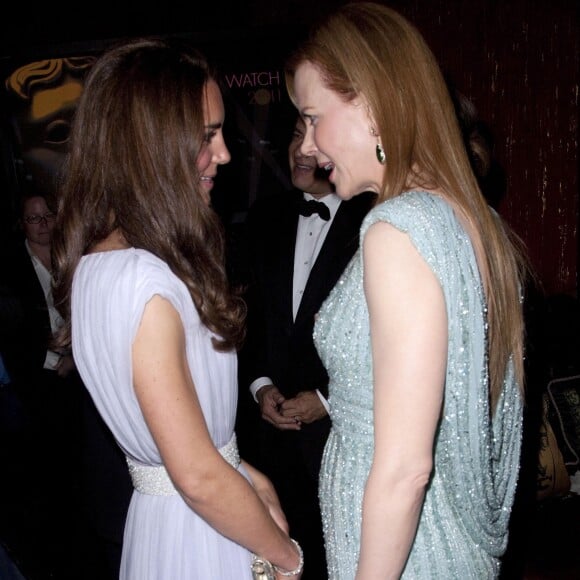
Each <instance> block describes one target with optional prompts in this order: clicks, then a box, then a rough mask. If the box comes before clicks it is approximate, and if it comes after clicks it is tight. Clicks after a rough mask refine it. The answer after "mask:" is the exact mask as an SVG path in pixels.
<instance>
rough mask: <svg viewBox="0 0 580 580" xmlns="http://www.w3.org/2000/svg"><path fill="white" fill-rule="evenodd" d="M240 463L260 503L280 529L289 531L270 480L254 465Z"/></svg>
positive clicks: (244, 462)
mask: <svg viewBox="0 0 580 580" xmlns="http://www.w3.org/2000/svg"><path fill="white" fill-rule="evenodd" d="M242 464H243V465H244V467H245V468H246V471H247V472H248V475H249V476H250V479H251V480H252V485H253V486H254V489H255V490H256V493H257V494H258V497H259V498H260V499H261V500H262V503H263V504H264V505H265V506H266V508H267V510H268V513H269V514H270V516H271V517H272V519H273V520H274V521H275V522H276V524H277V525H278V526H279V527H280V529H282V530H284V532H285V533H286V534H287V533H288V531H289V526H288V521H287V520H286V516H285V515H284V512H283V511H282V506H281V505H280V500H279V499H278V494H277V493H276V490H275V489H274V486H273V485H272V482H271V481H270V480H269V479H268V478H267V477H266V476H265V475H264V474H263V473H262V472H261V471H258V470H257V469H256V468H255V467H253V466H252V465H250V464H249V463H247V462H246V461H242Z"/></svg>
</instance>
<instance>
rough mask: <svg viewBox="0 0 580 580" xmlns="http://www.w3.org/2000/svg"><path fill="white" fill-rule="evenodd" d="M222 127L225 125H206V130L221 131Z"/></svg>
mask: <svg viewBox="0 0 580 580" xmlns="http://www.w3.org/2000/svg"><path fill="white" fill-rule="evenodd" d="M222 125H223V123H210V124H209V125H206V126H205V128H206V129H221V128H222Z"/></svg>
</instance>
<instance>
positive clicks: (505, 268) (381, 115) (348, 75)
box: [285, 2, 528, 408]
mask: <svg viewBox="0 0 580 580" xmlns="http://www.w3.org/2000/svg"><path fill="white" fill-rule="evenodd" d="M303 62H310V63H312V64H313V65H314V66H316V67H317V68H318V69H319V70H320V71H321V74H322V77H323V79H324V82H325V85H326V87H327V88H329V89H330V90H332V91H335V92H336V93H338V94H339V95H341V96H342V98H343V99H344V100H345V101H346V102H350V101H352V100H353V99H354V98H356V97H357V96H359V95H362V96H363V97H364V99H365V100H366V102H367V103H368V106H369V109H370V114H371V118H372V119H374V122H375V123H376V125H377V127H376V129H377V132H378V134H379V136H380V139H381V142H382V145H383V148H384V151H385V154H386V158H387V163H386V164H385V173H384V180H383V187H382V191H381V192H380V194H379V196H378V199H377V202H381V201H384V200H386V199H389V198H392V197H395V196H397V195H400V194H401V193H402V192H404V191H405V190H407V189H409V188H410V186H411V184H414V185H417V184H419V185H421V186H424V187H428V188H430V189H433V188H439V189H441V190H442V191H443V192H444V193H445V196H446V197H447V198H448V199H449V200H450V201H452V202H453V204H454V205H455V206H458V207H459V209H460V210H461V211H462V212H463V214H464V215H465V216H466V218H467V219H468V220H469V222H470V223H471V225H472V226H473V227H474V229H475V231H476V232H477V234H476V236H475V239H474V240H473V242H474V245H475V247H476V249H477V251H478V255H481V256H482V257H483V265H482V272H481V275H482V279H483V284H484V288H485V291H486V296H487V309H488V312H487V316H488V324H489V338H488V341H489V344H488V347H489V348H488V353H489V371H490V399H491V402H492V405H493V408H495V404H496V402H497V400H498V397H499V394H500V392H501V389H502V385H503V380H504V376H505V372H506V366H507V363H508V361H509V359H510V357H513V360H514V363H515V370H516V376H517V379H518V382H519V384H520V387H521V388H522V389H523V385H524V365H523V351H524V321H523V313H522V304H521V292H522V288H523V284H524V278H525V276H526V274H527V272H528V265H527V259H526V257H525V252H524V250H523V244H522V243H521V241H520V240H519V238H518V237H517V236H516V235H515V234H514V233H513V232H511V230H510V229H509V228H508V227H507V226H506V225H505V224H504V223H503V222H502V220H501V219H500V217H499V216H498V214H496V213H495V212H493V211H492V210H491V208H490V207H489V206H488V204H487V202H486V200H485V198H484V197H483V195H482V193H481V191H480V188H479V186H478V182H477V179H476V177H475V175H474V172H473V170H472V167H471V165H470V162H469V158H468V155H467V152H466V150H465V146H464V143H463V138H462V134H461V130H460V128H459V124H458V120H457V117H456V113H455V109H454V106H453V102H452V99H451V96H450V94H449V91H448V88H447V85H446V82H445V79H444V76H443V74H442V72H441V70H440V68H439V65H438V63H437V61H436V59H435V57H434V55H433V54H432V52H431V50H430V49H429V47H428V46H427V44H426V43H425V41H424V39H423V37H422V36H421V34H420V33H419V31H418V30H417V29H416V28H415V27H414V26H413V25H412V24H411V23H410V22H408V21H407V20H406V19H405V18H404V17H402V16H401V15H400V14H398V13H397V12H395V11H394V10H392V9H390V8H388V7H386V6H383V5H380V4H375V3H372V2H350V3H347V4H345V5H343V6H342V7H341V8H338V9H337V10H336V11H335V12H333V14H332V15H331V16H329V17H328V18H327V19H326V20H324V21H322V22H321V23H319V24H318V26H317V27H316V28H315V29H314V30H313V32H312V34H311V35H310V37H309V38H307V39H306V40H305V41H304V42H303V43H302V44H301V45H300V46H299V47H298V48H297V49H296V50H295V52H294V53H293V54H292V55H291V56H290V57H289V59H288V61H287V63H286V70H285V74H286V85H287V88H288V91H289V93H290V97H291V99H294V94H293V79H294V73H295V71H296V69H297V67H298V66H299V65H300V64H301V63H303ZM369 154H371V155H372V154H373V152H370V153H369Z"/></svg>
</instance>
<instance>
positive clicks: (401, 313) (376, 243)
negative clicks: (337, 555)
mask: <svg viewBox="0 0 580 580" xmlns="http://www.w3.org/2000/svg"><path fill="white" fill-rule="evenodd" d="M363 251H364V272H365V274H364V288H365V295H366V299H367V303H368V308H369V316H370V332H371V344H372V358H373V381H374V426H375V452H374V458H373V464H372V467H371V471H370V474H369V477H368V480H367V483H366V487H365V493H364V499H363V517H362V532H361V551H360V559H359V566H358V572H357V576H356V578H357V579H358V580H363V579H364V580H371V579H379V578H381V579H386V578H389V579H390V578H399V577H400V575H401V574H402V572H403V569H404V566H405V562H406V560H407V558H408V555H409V551H410V549H411V546H412V543H413V539H414V536H415V533H416V529H417V523H418V520H419V514H420V512H421V506H422V504H423V500H424V497H425V489H426V486H427V484H428V482H429V478H430V475H431V471H432V467H433V442H434V438H435V432H436V429H437V423H438V421H439V416H440V412H441V405H442V399H443V392H444V382H445V370H446V363H447V315H446V309H445V301H444V297H443V292H442V289H441V286H440V285H439V282H438V280H437V279H436V278H435V275H434V274H433V272H432V271H431V269H430V268H429V267H428V265H427V263H426V262H425V261H424V260H423V258H422V257H421V256H420V255H419V253H418V251H417V250H416V248H415V247H414V246H413V244H412V243H411V241H410V239H409V237H408V236H407V235H406V234H404V233H402V232H400V231H399V230H397V229H396V228H394V227H393V226H391V225H389V224H386V223H377V224H374V225H373V226H371V227H370V228H369V230H368V232H367V235H366V236H365V239H364V243H363Z"/></svg>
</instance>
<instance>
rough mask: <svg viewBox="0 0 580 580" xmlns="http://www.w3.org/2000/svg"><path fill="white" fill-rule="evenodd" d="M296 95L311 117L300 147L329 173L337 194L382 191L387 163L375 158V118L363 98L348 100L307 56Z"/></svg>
mask: <svg viewBox="0 0 580 580" xmlns="http://www.w3.org/2000/svg"><path fill="white" fill-rule="evenodd" d="M294 98H295V104H296V107H297V108H298V111H299V112H300V114H301V115H302V117H303V118H304V119H305V122H306V134H305V135H304V141H303V143H302V147H301V148H300V150H301V152H302V154H303V155H305V156H307V157H314V158H315V159H316V162H317V165H318V166H319V167H323V168H325V169H326V170H328V171H329V172H330V173H329V176H328V179H329V181H330V182H331V183H332V184H334V186H335V188H336V193H337V194H338V195H339V196H340V197H341V198H342V199H350V198H351V197H353V196H355V195H358V194H359V193H362V192H364V191H374V192H375V193H379V192H380V191H381V190H382V184H383V179H384V166H383V165H381V164H380V163H379V162H378V161H377V158H376V154H375V149H376V145H377V137H376V136H373V125H374V123H373V121H372V120H371V119H370V117H369V114H368V107H367V106H366V105H365V103H364V101H363V99H362V98H361V97H357V98H355V99H354V100H352V101H350V102H346V101H345V100H344V99H343V98H342V97H341V96H340V95H339V94H338V93H336V92H334V91H332V90H330V89H329V88H327V87H326V85H325V83H324V80H323V77H322V74H321V72H320V70H319V68H318V67H316V66H315V65H313V64H312V63H311V62H308V61H305V62H303V63H301V64H300V65H299V66H298V67H297V69H296V71H295V75H294Z"/></svg>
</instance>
